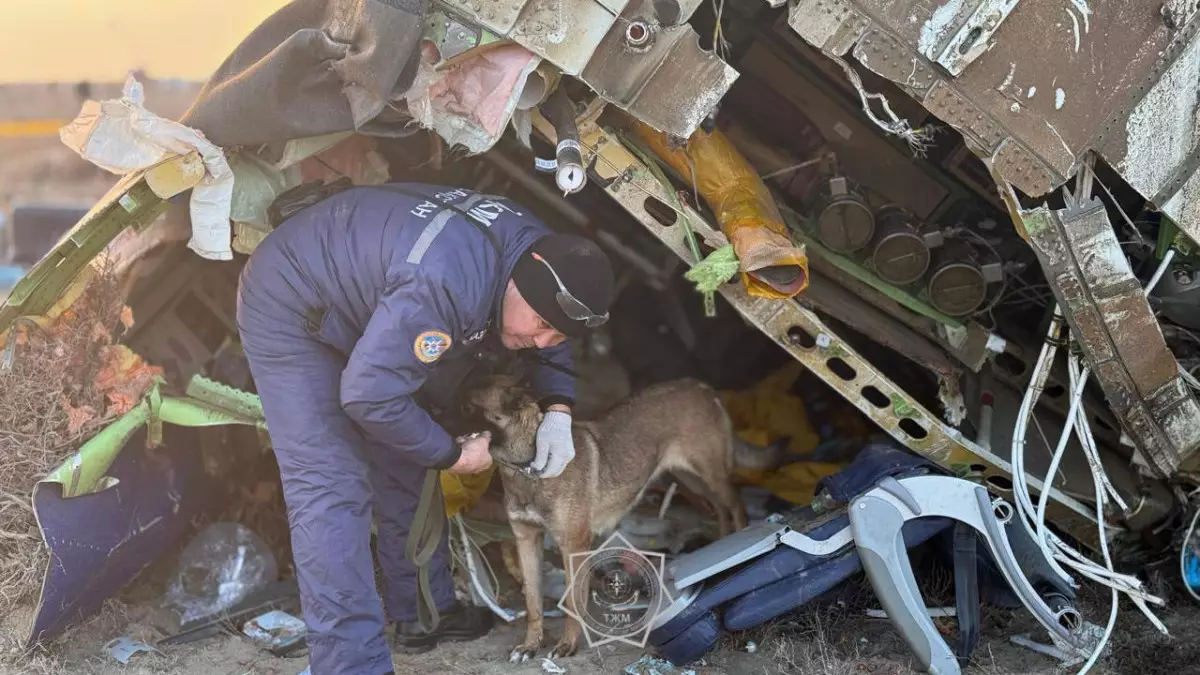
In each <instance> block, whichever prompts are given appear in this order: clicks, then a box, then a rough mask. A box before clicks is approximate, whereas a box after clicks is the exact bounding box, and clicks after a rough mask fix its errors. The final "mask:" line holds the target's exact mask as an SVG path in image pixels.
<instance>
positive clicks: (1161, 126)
mask: <svg viewBox="0 0 1200 675" xmlns="http://www.w3.org/2000/svg"><path fill="white" fill-rule="evenodd" d="M1194 5H1195V3H1188V2H1182V1H1177V0H1169V1H1168V2H1166V3H1147V2H1133V1H1129V0H1125V1H1122V2H1108V3H1088V2H1086V1H1085V0H1069V1H1068V2H1061V1H1059V0H1025V1H1024V2H1019V3H1018V2H1012V0H936V1H935V2H924V1H923V0H797V1H796V2H795V3H794V4H792V5H791V7H790V12H789V16H788V17H787V18H788V23H789V24H790V26H791V28H792V29H793V30H794V31H795V32H796V33H797V34H799V35H800V36H801V37H803V38H804V39H805V40H806V41H808V42H809V43H810V44H812V45H813V46H815V47H817V48H819V49H823V50H826V51H828V52H831V53H835V54H842V53H845V52H846V51H847V50H849V49H851V48H853V49H854V54H855V56H856V57H857V58H858V59H859V61H860V62H861V63H862V64H863V65H864V66H866V67H867V68H869V69H870V70H872V71H873V72H875V73H876V74H879V75H881V76H883V77H886V78H888V79H889V80H891V81H893V82H895V83H896V84H898V85H899V86H900V87H901V88H902V89H903V90H905V91H906V92H907V93H908V94H909V95H910V96H912V97H913V98H914V99H916V100H918V101H920V102H921V103H922V104H923V105H924V106H925V107H926V108H927V109H928V110H929V111H930V112H932V113H933V114H935V115H937V116H938V117H939V118H940V119H942V120H943V121H945V122H947V123H948V124H950V125H951V126H953V127H954V128H955V129H956V130H958V131H959V132H960V133H962V134H963V135H964V136H965V137H966V138H967V140H968V143H969V144H970V146H971V148H972V150H974V151H975V152H976V153H978V154H980V155H981V156H982V157H984V158H989V159H992V160H993V161H994V164H995V167H996V170H997V173H998V174H999V175H1000V176H1001V177H1003V178H1004V179H1005V180H1007V181H1009V182H1011V183H1012V184H1013V185H1014V186H1016V187H1017V188H1018V189H1020V190H1021V191H1022V192H1024V193H1026V194H1028V195H1029V196H1031V197H1038V196H1041V195H1044V194H1047V193H1048V192H1050V191H1052V190H1054V189H1056V188H1057V187H1059V186H1061V185H1063V184H1064V183H1065V182H1066V180H1067V178H1068V177H1070V176H1071V175H1073V174H1074V173H1075V172H1076V171H1077V170H1078V168H1079V166H1080V165H1081V160H1082V158H1083V157H1084V156H1085V154H1086V153H1087V151H1089V150H1095V151H1096V152H1098V153H1099V154H1101V155H1102V156H1103V157H1104V158H1105V159H1106V160H1107V161H1108V163H1109V164H1110V165H1112V166H1114V167H1115V168H1117V170H1118V171H1119V172H1120V173H1121V174H1122V176H1123V177H1124V178H1125V179H1126V180H1128V181H1129V182H1130V184H1131V185H1133V186H1134V188H1136V189H1137V190H1138V192H1140V193H1141V194H1142V196H1143V197H1145V198H1146V199H1148V200H1150V201H1151V202H1152V203H1153V204H1155V205H1158V206H1160V207H1161V208H1162V209H1163V211H1164V213H1166V214H1167V215H1168V216H1170V217H1171V218H1172V219H1174V220H1175V221H1176V222H1177V223H1178V224H1179V225H1180V226H1181V229H1183V230H1184V231H1185V232H1187V233H1188V234H1189V235H1190V236H1192V237H1193V238H1200V207H1197V206H1196V204H1198V203H1200V178H1198V177H1196V169H1197V167H1200V133H1197V132H1196V129H1198V128H1200V127H1198V126H1197V121H1198V120H1200V106H1197V101H1198V100H1200V99H1198V97H1200V38H1198V37H1197V34H1198V33H1200V19H1198V18H1197V12H1196V9H1195V7H1194Z"/></svg>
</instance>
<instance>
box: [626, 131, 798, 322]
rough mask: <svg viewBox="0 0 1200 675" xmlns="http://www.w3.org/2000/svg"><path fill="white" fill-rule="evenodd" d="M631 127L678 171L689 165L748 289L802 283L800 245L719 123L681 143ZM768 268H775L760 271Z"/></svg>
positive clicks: (760, 291)
mask: <svg viewBox="0 0 1200 675" xmlns="http://www.w3.org/2000/svg"><path fill="white" fill-rule="evenodd" d="M635 128H636V131H637V135H638V138H639V139H640V140H641V141H642V142H643V143H645V144H646V145H647V146H648V147H649V149H650V150H651V151H652V152H654V154H656V155H658V157H659V158H661V159H662V160H663V161H664V162H666V163H667V164H668V165H669V166H670V167H671V168H672V169H674V170H675V171H676V172H677V173H678V174H679V175H680V176H684V177H685V178H690V177H691V176H692V167H693V166H694V167H695V180H696V189H697V190H698V191H699V192H700V196H701V197H703V198H704V201H705V202H707V203H708V206H709V208H711V209H712V210H713V213H715V214H716V216H717V221H718V222H719V223H720V225H721V231H722V232H724V233H725V236H726V237H728V238H729V242H730V243H731V244H733V249H734V251H735V252H737V257H738V260H739V262H740V269H739V273H740V275H741V280H742V284H743V285H744V286H745V287H746V291H747V292H749V294H750V295H753V296H756V297H760V298H772V299H783V298H790V297H794V296H796V295H798V294H799V293H800V292H801V291H803V290H804V289H805V288H807V287H808V256H807V255H806V253H805V251H804V247H803V246H802V245H797V244H795V243H793V242H792V240H791V238H790V237H789V236H788V231H787V226H786V225H785V224H784V222H783V216H781V215H780V213H779V208H778V207H776V205H775V200H774V199H773V198H772V197H771V193H770V192H769V191H768V190H767V186H766V185H765V184H764V183H763V182H762V180H761V179H760V178H759V177H758V172H756V171H755V170H754V167H753V166H751V165H750V163H749V162H747V161H746V158H745V157H743V156H742V155H741V153H739V152H738V150H737V148H735V147H734V146H733V144H732V143H730V142H729V139H728V138H726V137H725V135H724V134H722V133H721V131H720V130H719V129H714V130H713V131H712V133H708V132H705V131H704V130H703V129H697V130H696V132H695V133H694V134H692V137H691V138H690V139H688V142H687V145H686V147H685V148H679V149H675V148H673V147H671V145H670V141H669V140H668V138H667V136H666V134H663V133H661V132H659V131H656V130H654V129H652V128H651V127H649V126H647V125H645V124H642V123H641V122H637V123H636V126H635ZM770 268H778V269H774V270H771V271H770V272H767V273H766V274H764V272H765V271H766V270H768V269H770ZM796 272H799V274H796ZM768 274H769V276H770V280H768V279H767V278H765V277H767V276H768Z"/></svg>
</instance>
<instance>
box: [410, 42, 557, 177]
mask: <svg viewBox="0 0 1200 675" xmlns="http://www.w3.org/2000/svg"><path fill="white" fill-rule="evenodd" d="M474 51H475V52H476V53H475V54H473V55H471V56H468V57H466V58H461V59H455V60H454V62H453V63H451V64H450V65H448V66H446V67H445V68H444V69H436V68H434V67H432V66H431V65H430V64H429V63H427V62H423V63H422V67H421V70H420V72H419V73H418V75H417V78H416V82H414V83H413V86H412V88H411V89H410V90H409V92H408V94H407V95H406V98H407V101H408V111H409V114H410V115H412V117H413V119H415V120H417V121H418V122H419V123H420V124H421V126H423V127H426V128H428V129H433V130H434V131H436V132H437V133H438V135H439V136H441V137H442V139H443V140H444V141H446V144H447V145H449V146H450V147H454V146H455V145H461V146H463V147H465V148H466V149H467V150H468V152H471V153H481V152H486V151H487V150H489V149H490V148H491V147H492V146H493V145H495V144H496V142H497V141H499V140H500V137H501V136H502V135H503V134H504V130H505V128H506V127H507V126H508V123H509V121H511V120H512V117H513V113H514V111H515V110H516V108H517V102H518V100H519V99H520V98H521V93H522V92H523V91H524V88H525V83H526V82H527V81H528V78H529V75H530V73H532V72H533V71H534V69H536V68H537V66H538V64H540V63H541V59H540V58H538V57H537V56H535V55H534V54H533V52H530V51H529V50H527V49H525V48H524V47H522V46H521V45H518V44H515V43H507V44H501V45H497V46H492V47H488V48H486V49H477V50H474Z"/></svg>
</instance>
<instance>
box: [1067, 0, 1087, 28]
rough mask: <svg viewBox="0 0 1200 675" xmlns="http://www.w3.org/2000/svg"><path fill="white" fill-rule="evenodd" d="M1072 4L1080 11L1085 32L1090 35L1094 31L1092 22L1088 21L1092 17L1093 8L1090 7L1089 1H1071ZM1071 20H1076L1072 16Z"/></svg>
mask: <svg viewBox="0 0 1200 675" xmlns="http://www.w3.org/2000/svg"><path fill="white" fill-rule="evenodd" d="M1071 4H1072V5H1074V6H1075V9H1076V10H1078V11H1079V15H1080V16H1082V17H1083V32H1085V33H1090V32H1091V31H1092V22H1091V21H1090V20H1089V19H1088V17H1090V16H1091V15H1092V8H1091V7H1088V3H1087V0H1071ZM1071 18H1075V17H1074V16H1072V17H1071Z"/></svg>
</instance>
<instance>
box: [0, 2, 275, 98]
mask: <svg viewBox="0 0 1200 675" xmlns="http://www.w3.org/2000/svg"><path fill="white" fill-rule="evenodd" d="M285 4H287V3H286V0H170V1H168V2H162V1H161V0H3V2H2V3H0V7H2V8H3V9H2V11H0V83H8V82H78V81H80V80H90V81H93V82H120V81H123V80H124V79H125V74H126V73H128V72H129V71H130V70H134V69H137V68H141V69H143V70H145V72H146V74H147V75H148V76H149V77H152V78H157V79H170V78H179V79H186V80H205V79H207V78H208V76H209V75H210V74H211V73H212V71H213V70H215V69H216V68H217V66H219V65H220V64H221V62H222V61H224V60H225V58H226V57H227V56H228V55H229V53H230V52H231V51H233V49H234V47H236V46H237V45H238V43H239V42H241V41H242V39H243V38H244V37H245V36H246V35H247V34H249V33H250V32H251V31H252V30H254V28H255V27H256V26H258V24H259V23H261V22H262V20H263V19H265V18H267V17H268V16H270V15H271V13H272V12H274V11H275V10H276V9H278V8H279V7H281V6H283V5H285Z"/></svg>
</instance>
